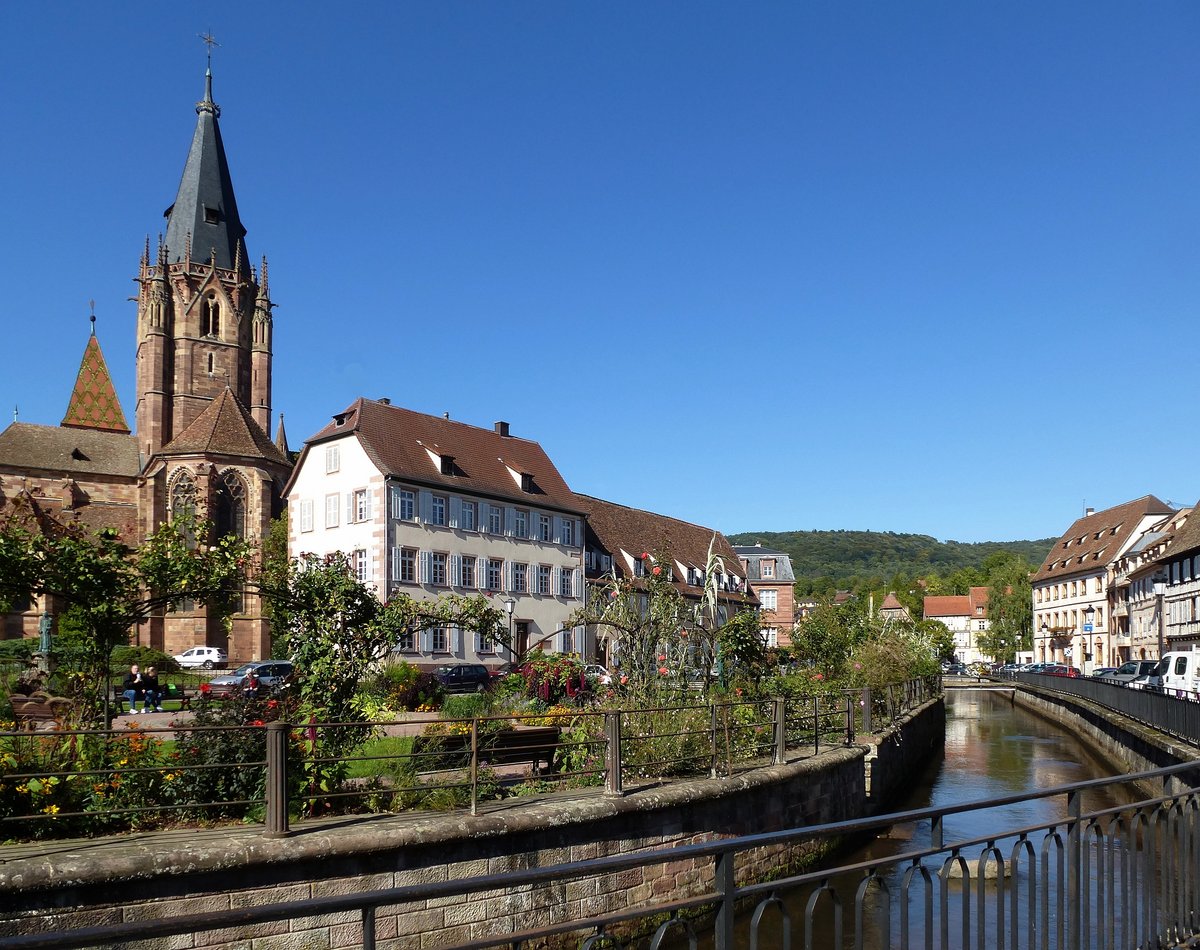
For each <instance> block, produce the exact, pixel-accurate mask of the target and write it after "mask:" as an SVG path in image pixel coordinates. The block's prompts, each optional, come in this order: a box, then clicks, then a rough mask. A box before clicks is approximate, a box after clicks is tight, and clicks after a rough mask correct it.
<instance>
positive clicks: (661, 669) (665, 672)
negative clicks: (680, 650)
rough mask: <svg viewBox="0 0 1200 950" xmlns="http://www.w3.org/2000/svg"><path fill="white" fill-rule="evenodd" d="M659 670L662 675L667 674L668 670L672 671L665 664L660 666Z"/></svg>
mask: <svg viewBox="0 0 1200 950" xmlns="http://www.w3.org/2000/svg"><path fill="white" fill-rule="evenodd" d="M658 672H659V674H660V675H662V676H666V675H667V673H668V672H670V671H669V670H668V669H667V668H666V667H665V666H660V667H659V668H658Z"/></svg>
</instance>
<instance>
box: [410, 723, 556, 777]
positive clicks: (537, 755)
mask: <svg viewBox="0 0 1200 950" xmlns="http://www.w3.org/2000/svg"><path fill="white" fill-rule="evenodd" d="M556 751H558V727H557V726H517V727H516V728H513V729H503V730H500V731H499V732H489V733H485V734H484V735H482V736H480V737H479V746H478V752H479V761H480V763H481V764H486V765H503V764H512V763H521V762H528V763H529V765H530V767H531V768H532V769H533V771H534V773H535V774H537V773H539V772H540V766H541V763H542V762H545V763H546V771H547V772H553V771H554V753H555V752H556ZM413 752H414V753H415V754H417V755H420V756H427V755H428V756H447V757H449V758H450V760H451V763H452V765H453V767H455V768H459V767H463V766H466V765H467V764H468V763H469V761H470V754H471V737H470V736H469V735H462V734H456V735H439V734H437V733H436V732H435V733H433V734H432V735H429V734H425V735H420V736H418V737H417V740H416V742H415V743H414V744H413Z"/></svg>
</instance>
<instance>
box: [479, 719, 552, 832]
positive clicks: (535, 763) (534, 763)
mask: <svg viewBox="0 0 1200 950" xmlns="http://www.w3.org/2000/svg"><path fill="white" fill-rule="evenodd" d="M536 764H537V763H534V765H535V767H536ZM478 807H479V717H478V716H472V717H471V814H472V815H477V814H479V812H478Z"/></svg>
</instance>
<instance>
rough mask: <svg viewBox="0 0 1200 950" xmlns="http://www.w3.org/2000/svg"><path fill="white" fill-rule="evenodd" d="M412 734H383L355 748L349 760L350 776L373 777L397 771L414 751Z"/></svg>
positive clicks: (348, 774)
mask: <svg viewBox="0 0 1200 950" xmlns="http://www.w3.org/2000/svg"><path fill="white" fill-rule="evenodd" d="M412 747H413V737H412V736H381V737H380V738H377V739H368V740H367V741H366V742H364V743H363V744H362V747H361V748H359V749H357V750H355V752H354V754H353V756H352V757H348V758H350V761H348V762H347V766H348V768H349V771H348V773H347V776H348V777H349V778H373V777H374V776H376V775H382V774H385V773H390V772H394V771H396V767H397V766H398V765H399V762H400V761H401V760H403V759H407V758H408V756H409V755H410V754H411V753H412Z"/></svg>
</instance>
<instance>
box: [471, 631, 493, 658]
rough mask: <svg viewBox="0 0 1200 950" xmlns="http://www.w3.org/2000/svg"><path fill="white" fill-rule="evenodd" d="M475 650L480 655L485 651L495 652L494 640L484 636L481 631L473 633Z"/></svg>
mask: <svg viewBox="0 0 1200 950" xmlns="http://www.w3.org/2000/svg"><path fill="white" fill-rule="evenodd" d="M475 652H476V653H478V654H479V655H480V656H483V655H484V654H485V653H495V652H496V641H495V640H493V639H492V638H491V637H485V636H484V635H483V634H482V633H477V634H475Z"/></svg>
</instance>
